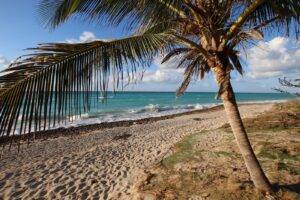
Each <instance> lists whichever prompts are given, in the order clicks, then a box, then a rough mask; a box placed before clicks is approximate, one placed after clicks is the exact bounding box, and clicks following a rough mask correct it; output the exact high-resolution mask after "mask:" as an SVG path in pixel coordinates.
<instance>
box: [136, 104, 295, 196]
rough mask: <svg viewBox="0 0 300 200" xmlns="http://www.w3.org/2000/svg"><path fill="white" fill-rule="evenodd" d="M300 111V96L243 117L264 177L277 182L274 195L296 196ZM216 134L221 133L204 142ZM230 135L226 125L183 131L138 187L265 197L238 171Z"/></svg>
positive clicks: (164, 192) (159, 193)
mask: <svg viewBox="0 0 300 200" xmlns="http://www.w3.org/2000/svg"><path fill="white" fill-rule="evenodd" d="M299 112H300V101H293V102H288V103H283V104H278V105H276V106H275V107H274V108H273V109H272V110H271V111H268V112H266V113H264V114H262V115H260V116H258V117H256V118H248V119H245V120H244V121H245V126H246V127H247V129H248V131H249V130H250V131H249V132H250V140H251V143H252V145H253V146H254V150H255V152H256V154H257V157H258V159H259V160H260V161H261V163H262V166H263V168H264V170H265V171H266V173H267V176H268V178H270V180H271V182H272V183H273V184H277V185H281V187H280V188H279V189H280V190H279V191H280V192H278V195H279V196H280V198H285V199H287V200H288V199H290V200H292V199H296V198H298V197H299V196H298V194H297V193H295V192H296V190H297V187H296V188H295V186H290V185H297V184H298V183H299V182H298V181H299V178H300V168H299V166H300V154H299V152H300V142H299V139H300V134H299V133H300V127H298V124H299V123H298V122H299V117H300V115H299ZM282 122H284V123H282ZM216 137H217V138H218V137H219V138H221V139H220V140H217V142H216V143H215V144H209V145H208V146H205V144H206V143H208V142H209V141H210V138H216ZM232 140H233V135H232V133H231V131H229V127H228V125H224V126H223V127H221V128H219V129H216V130H214V131H205V132H199V133H195V134H192V135H189V136H186V137H185V138H184V139H183V140H182V141H180V142H179V143H177V144H176V145H175V148H174V149H175V151H174V153H172V154H171V155H168V156H167V157H165V158H164V159H163V160H162V162H161V164H160V166H158V168H156V170H155V172H154V173H153V174H154V175H153V178H151V179H150V181H149V183H148V184H147V183H146V184H144V185H142V186H141V191H143V192H151V194H155V196H156V197H157V198H158V199H186V198H187V197H201V198H206V199H214V200H218V199H219V200H221V199H251V200H259V199H264V196H263V195H261V194H260V193H257V192H256V190H255V189H254V186H253V184H252V183H251V182H250V181H249V176H248V175H245V174H244V173H243V172H244V171H245V170H246V169H245V167H244V165H243V160H242V157H241V155H240V154H239V153H238V149H237V147H236V146H235V145H232ZM293 191H295V192H293ZM175 197H176V198H175Z"/></svg>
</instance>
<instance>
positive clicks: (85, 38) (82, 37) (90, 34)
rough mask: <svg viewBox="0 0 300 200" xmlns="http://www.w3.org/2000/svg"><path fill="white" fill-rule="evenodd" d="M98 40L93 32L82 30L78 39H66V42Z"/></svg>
mask: <svg viewBox="0 0 300 200" xmlns="http://www.w3.org/2000/svg"><path fill="white" fill-rule="evenodd" d="M95 40H98V38H97V37H96V36H95V34H94V33H93V32H89V31H84V32H83V33H82V34H81V35H80V36H79V39H74V38H71V39H66V42H67V43H79V42H91V41H95Z"/></svg>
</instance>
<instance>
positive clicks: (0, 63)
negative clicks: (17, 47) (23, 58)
mask: <svg viewBox="0 0 300 200" xmlns="http://www.w3.org/2000/svg"><path fill="white" fill-rule="evenodd" d="M9 63H10V62H9V60H8V59H7V58H6V57H4V56H2V55H0V71H1V70H3V69H4V68H6V67H7V66H8V64H9Z"/></svg>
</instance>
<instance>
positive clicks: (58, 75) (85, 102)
mask: <svg viewBox="0 0 300 200" xmlns="http://www.w3.org/2000/svg"><path fill="white" fill-rule="evenodd" d="M169 39H170V36H169V35H166V34H163V33H160V34H145V35H138V36H133V37H130V38H125V39H120V40H114V41H94V42H89V43H80V44H65V43H58V44H57V43H54V44H41V45H39V46H38V47H37V48H33V49H31V50H34V53H33V54H31V55H30V56H26V57H24V58H22V59H21V60H19V61H17V62H15V63H13V64H11V65H10V67H9V68H8V69H6V70H4V71H5V72H6V73H7V74H5V75H3V76H1V77H0V88H1V90H0V140H1V141H2V142H3V141H4V142H5V141H6V142H7V141H8V139H9V138H11V139H12V138H14V137H13V136H14V134H15V133H16V130H18V135H22V134H25V133H31V132H32V131H40V130H45V129H49V128H51V126H55V125H57V124H58V123H61V122H63V121H66V120H67V119H68V117H71V116H74V115H75V116H76V115H80V114H81V113H82V112H86V111H88V110H89V109H90V95H91V91H97V92H99V91H101V92H106V91H107V89H108V82H109V79H110V76H113V77H114V80H115V81H116V82H114V83H113V85H114V86H115V87H118V86H119V85H120V84H121V83H122V82H123V81H124V79H125V77H129V78H132V76H134V73H135V72H136V71H137V70H138V67H146V66H148V65H149V63H150V62H151V60H152V58H153V57H154V56H155V55H156V54H157V53H158V52H159V51H162V50H164V49H167V48H168V47H169V42H170V40H169ZM120 82H121V83H120ZM98 95H99V94H98Z"/></svg>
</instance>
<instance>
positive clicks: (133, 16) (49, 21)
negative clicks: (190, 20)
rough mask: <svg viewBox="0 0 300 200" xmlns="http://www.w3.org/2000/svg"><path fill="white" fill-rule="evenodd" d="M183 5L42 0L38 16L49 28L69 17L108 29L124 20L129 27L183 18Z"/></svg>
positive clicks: (163, 0) (172, 1)
mask: <svg viewBox="0 0 300 200" xmlns="http://www.w3.org/2000/svg"><path fill="white" fill-rule="evenodd" d="M183 5H184V1H183V0H142V1H124V0H42V1H41V3H40V5H39V10H38V12H39V15H40V16H42V20H43V22H44V24H45V25H46V26H49V27H56V26H57V25H59V24H61V23H62V22H64V21H66V20H67V19H68V18H69V17H70V16H72V15H77V16H78V17H81V18H84V19H91V20H96V21H100V22H108V24H110V25H118V24H120V23H121V22H122V21H123V20H124V19H126V20H127V24H128V25H130V26H129V27H131V26H134V25H137V24H139V25H142V24H149V22H152V23H153V24H155V23H157V22H161V21H163V20H164V19H166V18H170V17H174V18H177V17H183V16H184V14H183V12H184V10H182V8H183ZM104 20H105V21H104Z"/></svg>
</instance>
